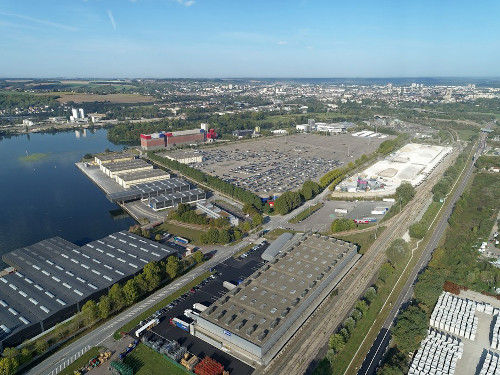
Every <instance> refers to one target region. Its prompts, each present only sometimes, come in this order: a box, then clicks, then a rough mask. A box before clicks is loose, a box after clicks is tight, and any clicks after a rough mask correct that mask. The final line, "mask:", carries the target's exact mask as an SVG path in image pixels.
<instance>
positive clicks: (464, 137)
mask: <svg viewBox="0 0 500 375" xmlns="http://www.w3.org/2000/svg"><path fill="white" fill-rule="evenodd" d="M457 133H458V137H459V138H460V140H461V141H468V140H469V139H470V137H472V136H473V135H475V134H477V130H475V129H458V130H457Z"/></svg>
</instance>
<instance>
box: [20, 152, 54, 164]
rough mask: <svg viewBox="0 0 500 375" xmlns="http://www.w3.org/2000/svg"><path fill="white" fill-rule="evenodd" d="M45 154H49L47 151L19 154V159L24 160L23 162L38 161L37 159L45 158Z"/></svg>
mask: <svg viewBox="0 0 500 375" xmlns="http://www.w3.org/2000/svg"><path fill="white" fill-rule="evenodd" d="M47 156H49V154H48V153H42V152H40V153H37V154H31V155H25V156H19V158H18V159H19V160H20V161H24V162H31V161H38V160H42V159H45V158H46V157H47Z"/></svg>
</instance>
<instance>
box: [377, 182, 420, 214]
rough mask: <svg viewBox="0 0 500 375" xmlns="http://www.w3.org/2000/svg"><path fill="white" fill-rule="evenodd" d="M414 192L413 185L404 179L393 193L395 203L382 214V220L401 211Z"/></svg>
mask: <svg viewBox="0 0 500 375" xmlns="http://www.w3.org/2000/svg"><path fill="white" fill-rule="evenodd" d="M415 194H416V190H415V187H413V185H412V184H411V183H409V182H407V181H404V182H402V183H401V185H399V186H398V187H397V188H396V194H394V196H393V197H394V200H395V203H394V204H393V205H392V207H391V208H390V209H389V211H387V213H386V214H385V215H384V218H383V219H382V221H385V220H389V219H390V218H391V217H393V216H394V215H396V214H398V213H399V212H401V210H402V209H403V208H404V207H405V206H406V205H407V204H408V202H409V201H411V200H412V199H413V197H414V196H415Z"/></svg>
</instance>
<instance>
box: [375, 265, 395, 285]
mask: <svg viewBox="0 0 500 375" xmlns="http://www.w3.org/2000/svg"><path fill="white" fill-rule="evenodd" d="M393 273H394V267H392V265H391V263H389V262H385V263H384V264H382V267H380V271H379V272H378V279H379V280H380V281H382V282H383V283H385V282H386V281H387V279H388V278H389V277H390V276H391V275H392V274H393Z"/></svg>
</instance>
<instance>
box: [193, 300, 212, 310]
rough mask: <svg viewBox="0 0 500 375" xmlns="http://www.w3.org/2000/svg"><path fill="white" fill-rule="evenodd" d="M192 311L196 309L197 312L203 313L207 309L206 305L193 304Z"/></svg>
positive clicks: (202, 303)
mask: <svg viewBox="0 0 500 375" xmlns="http://www.w3.org/2000/svg"><path fill="white" fill-rule="evenodd" d="M193 309H196V310H198V311H201V312H203V311H205V310H206V309H208V306H207V303H204V302H196V303H194V304H193Z"/></svg>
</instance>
